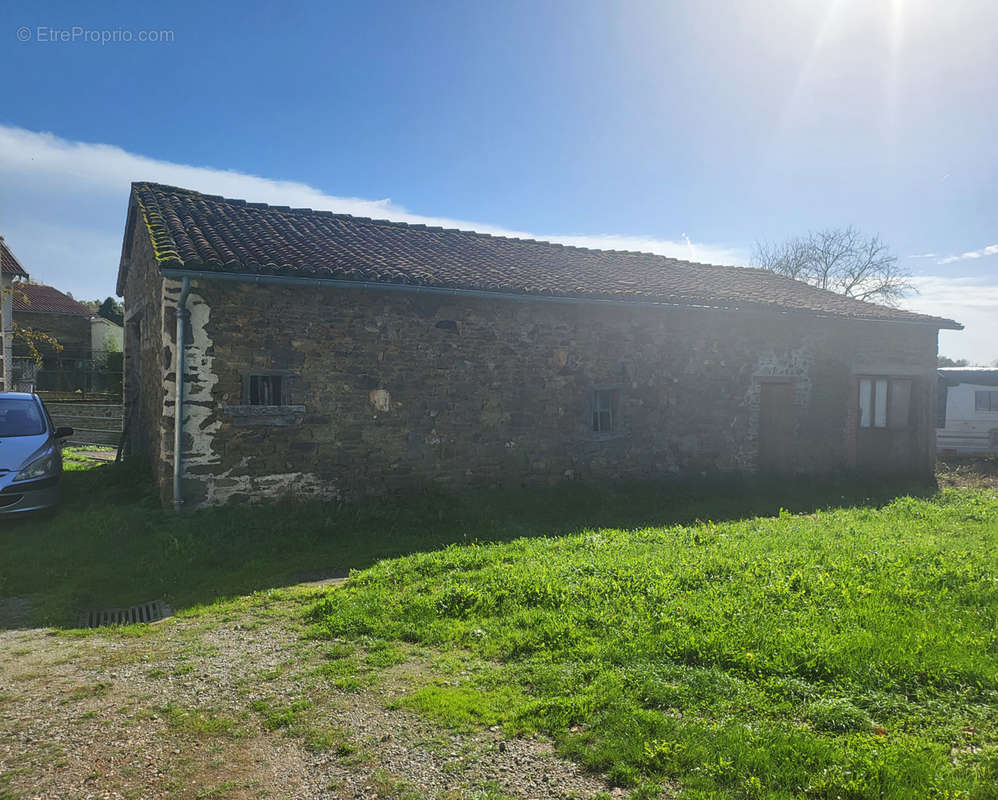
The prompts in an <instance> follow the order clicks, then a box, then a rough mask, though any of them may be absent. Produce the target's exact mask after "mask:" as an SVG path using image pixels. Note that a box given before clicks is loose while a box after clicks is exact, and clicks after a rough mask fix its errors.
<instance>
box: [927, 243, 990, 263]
mask: <svg viewBox="0 0 998 800" xmlns="http://www.w3.org/2000/svg"><path fill="white" fill-rule="evenodd" d="M994 255H998V244H989V245H988V246H987V247H982V248H981V249H980V250H968V251H967V252H966V253H960V255H958V256H946V258H941V259H939V261H937V262H936V263H937V264H952V263H953V262H954V261H967V260H968V259H973V258H984V256H994Z"/></svg>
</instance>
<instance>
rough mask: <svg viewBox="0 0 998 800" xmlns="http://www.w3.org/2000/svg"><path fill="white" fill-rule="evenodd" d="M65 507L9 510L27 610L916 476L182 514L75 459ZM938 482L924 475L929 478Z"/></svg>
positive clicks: (197, 590) (734, 508) (131, 599)
mask: <svg viewBox="0 0 998 800" xmlns="http://www.w3.org/2000/svg"><path fill="white" fill-rule="evenodd" d="M66 469H67V471H66V473H65V475H64V478H63V503H62V505H61V506H60V507H59V509H58V510H57V511H55V512H54V513H49V514H46V515H41V516H35V517H31V518H27V519H19V520H6V519H5V520H3V521H2V524H0V552H2V553H3V558H2V559H0V597H5V596H17V597H29V598H31V599H32V600H33V603H34V605H33V607H34V611H33V615H32V617H31V619H29V620H26V623H27V624H33V625H53V626H72V625H74V624H75V622H76V619H77V615H78V613H79V612H80V611H81V610H83V609H90V608H108V607H121V606H129V605H133V604H135V603H140V602H146V601H148V600H153V599H160V598H164V599H167V600H168V601H170V602H171V604H172V605H173V607H174V608H175V609H178V610H180V609H185V608H191V607H195V606H199V605H204V604H211V603H213V602H214V601H216V600H218V599H220V598H226V597H238V596H242V595H247V594H249V593H251V592H255V591H260V590H264V589H270V588H276V587H283V586H288V585H292V584H295V583H299V582H301V581H304V580H309V579H313V578H317V577H320V576H324V575H326V574H329V573H336V574H346V572H347V571H348V570H350V569H361V568H365V567H369V566H371V565H372V564H374V563H376V562H377V561H378V560H379V559H383V558H388V557H392V556H398V555H404V554H408V553H413V552H417V551H422V550H434V549H439V548H442V547H444V546H446V545H448V544H451V543H469V542H475V541H477V542H484V541H509V540H512V539H515V538H519V537H533V536H543V535H558V534H565V533H572V532H575V531H578V530H581V529H584V528H588V527H593V528H596V527H611V528H621V527H624V528H633V527H642V526H648V525H665V524H671V523H676V522H691V521H694V520H696V519H697V518H701V519H706V518H710V519H715V520H718V519H733V518H740V517H744V516H746V515H755V514H775V513H777V512H778V511H779V509H780V507H781V506H784V507H786V508H790V509H791V510H794V511H808V510H812V509H815V508H821V507H825V506H828V505H849V504H861V505H867V504H869V503H880V502H883V501H885V500H887V499H889V498H890V497H893V496H894V495H895V494H896V493H897V492H898V491H910V490H912V487H908V486H901V487H899V486H878V487H876V490H875V492H872V493H871V490H870V488H869V487H868V486H867V485H864V484H862V483H859V482H842V483H836V484H828V483H823V484H821V485H820V486H818V485H808V484H802V485H798V486H794V487H791V488H789V489H788V487H786V486H785V485H782V484H781V485H765V484H758V483H752V482H741V483H738V482H734V481H732V482H729V483H727V484H702V485H695V484H694V485H685V486H683V485H671V486H670V485H662V484H647V485H631V486H624V487H603V488H594V487H591V486H583V485H573V486H568V487H564V488H560V489H550V490H533V491H523V492H479V493H471V494H467V495H464V496H462V497H458V498H456V497H452V496H447V495H443V494H440V493H432V492H426V493H422V494H417V495H413V496H409V497H401V498H397V499H395V500H394V501H392V502H386V501H384V500H377V501H371V502H369V503H366V504H360V505H355V506H346V507H338V506H335V505H329V504H317V503H313V504H293V503H281V504H276V505H271V506H260V507H254V508H249V507H231V508H221V509H205V510H201V511H196V512H188V513H185V514H183V515H180V516H177V515H176V514H174V513H173V512H172V511H170V510H168V509H164V508H162V507H161V505H160V502H159V497H158V495H157V494H156V493H155V491H154V490H153V488H152V486H151V482H150V480H149V478H148V476H147V475H146V474H145V473H144V472H143V471H142V469H141V468H137V467H136V466H135V465H134V464H129V463H125V464H114V463H109V464H100V465H94V464H93V462H85V461H67V464H66ZM919 490H920V491H924V489H919Z"/></svg>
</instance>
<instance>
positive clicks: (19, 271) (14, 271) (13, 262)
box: [0, 237, 28, 278]
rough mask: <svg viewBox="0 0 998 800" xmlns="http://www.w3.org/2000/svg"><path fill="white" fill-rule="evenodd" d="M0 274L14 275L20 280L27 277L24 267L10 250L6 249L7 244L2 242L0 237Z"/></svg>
mask: <svg viewBox="0 0 998 800" xmlns="http://www.w3.org/2000/svg"><path fill="white" fill-rule="evenodd" d="M0 273H2V274H4V275H16V276H18V277H21V278H27V277H28V273H27V272H25V271H24V267H22V266H21V263H20V262H19V261H18V260H17V258H15V257H14V254H13V253H12V252H10V248H9V247H7V243H6V242H5V241H4V240H3V237H0Z"/></svg>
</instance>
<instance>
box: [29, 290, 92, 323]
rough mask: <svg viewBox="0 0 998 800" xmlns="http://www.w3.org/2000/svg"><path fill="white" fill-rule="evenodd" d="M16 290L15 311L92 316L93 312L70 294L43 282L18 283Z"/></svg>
mask: <svg viewBox="0 0 998 800" xmlns="http://www.w3.org/2000/svg"><path fill="white" fill-rule="evenodd" d="M15 286H16V288H15V291H14V311H39V312H44V313H47V314H73V315H76V316H81V317H92V316H93V312H92V311H91V310H90V309H89V308H87V307H86V306H85V305H83V304H82V303H78V302H76V300H74V299H73V298H72V297H70V296H69V295H68V294H63V293H62V292H60V291H59V290H58V289H56V288H54V287H52V286H46V285H45V284H43V283H18V284H16V285H15Z"/></svg>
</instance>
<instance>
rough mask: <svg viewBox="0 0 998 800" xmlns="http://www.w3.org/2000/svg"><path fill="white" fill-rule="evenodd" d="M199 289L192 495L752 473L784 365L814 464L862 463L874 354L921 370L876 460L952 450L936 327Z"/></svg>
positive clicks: (926, 460) (921, 467)
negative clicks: (268, 387)
mask: <svg viewBox="0 0 998 800" xmlns="http://www.w3.org/2000/svg"><path fill="white" fill-rule="evenodd" d="M143 238H144V237H137V241H138V240H139V239H143ZM133 279H134V276H133V275H131V274H130V276H129V280H130V281H131V280H133ZM154 282H155V281H153V283H154ZM147 283H148V280H147ZM160 283H161V285H162V302H163V307H164V314H163V318H162V331H163V336H164V346H163V360H162V370H163V373H162V374H163V378H164V380H163V382H162V383H161V384H160V385H159V386H157V387H152V386H151V385H150V384H149V383H147V382H145V381H144V382H143V387H142V391H143V394H144V395H145V394H148V395H149V397H148V398H144V399H143V403H144V404H145V406H144V407H146V406H148V408H150V409H151V408H152V407H153V406H155V405H156V404H157V402H158V403H160V405H161V413H162V417H161V423H162V424H161V434H162V435H161V440H160V441H161V445H160V458H159V463H160V468H161V470H162V469H164V468H165V467H166V466H168V465H169V463H170V462H171V460H172V426H173V419H172V414H173V409H172V398H173V380H174V375H173V370H174V368H175V367H174V362H175V352H173V350H174V349H175V348H174V347H173V337H174V331H173V326H174V322H173V321H172V320H173V319H175V317H174V316H173V315H174V314H175V304H176V295H177V294H178V293H179V283H178V282H175V281H161V282H160ZM146 288H147V291H146V292H145V293H146V294H147V295H151V294H152V293H154V291H153V290H154V289H155V286H152V287H151V288H150V287H146ZM128 301H129V296H128V293H126V304H127V303H128ZM189 307H190V308H191V310H192V320H191V328H190V330H189V332H188V334H187V336H186V338H187V341H188V349H187V364H188V368H187V370H186V374H185V376H184V379H185V381H186V386H187V395H188V397H189V398H190V400H189V403H188V405H187V410H186V412H185V425H184V439H183V441H184V451H185V452H184V461H185V467H186V469H185V480H184V494H185V497H186V499H187V503H188V504H189V505H197V504H201V503H223V502H229V501H253V500H260V499H265V498H271V497H275V496H279V495H282V494H287V493H290V494H296V495H303V496H311V497H320V498H326V499H356V498H359V497H363V496H365V495H381V494H386V493H392V492H394V491H409V490H412V489H418V488H419V487H421V486H428V485H434V486H441V487H446V488H451V489H460V488H462V487H470V486H495V485H506V486H510V485H513V486H518V485H528V484H543V483H551V482H556V481H565V480H577V479H581V480H619V479H636V478H650V477H651V478H653V477H664V476H687V475H696V476H700V475H708V474H713V473H724V472H732V471H752V470H753V469H754V468H755V465H756V457H757V445H758V442H757V434H758V426H759V392H760V389H759V387H760V385H761V382H762V381H763V380H766V379H772V378H773V377H774V376H775V377H780V376H783V377H785V378H787V379H788V380H790V381H792V382H793V384H794V394H793V397H794V408H795V418H794V420H793V425H794V433H795V436H794V440H795V442H796V447H795V452H794V455H793V460H794V462H795V463H794V465H793V470H794V471H796V472H800V473H807V474H821V473H829V472H836V471H841V470H845V469H851V468H855V467H862V466H863V464H862V463H859V461H858V455H857V454H858V453H862V452H865V451H864V450H863V448H862V447H860V446H858V443H859V444H860V445H861V444H862V441H861V440H862V436H863V435H864V434H865V433H866V432H865V431H862V432H858V431H857V422H856V402H857V401H856V397H857V394H856V392H857V389H856V386H857V376H859V375H863V374H878V375H880V374H887V375H905V376H911V377H914V378H915V379H916V381H915V384H914V393H913V415H912V417H913V421H914V424H913V426H912V428H911V429H910V430H908V431H899V432H891V436H890V437H889V438H890V441H889V446H888V450H889V453H890V455H889V457H888V459H887V461H886V462H883V463H878V464H877V469H878V470H879V471H880V472H918V473H921V474H927V473H928V471H929V470H931V465H932V458H933V456H934V453H933V450H932V447H933V445H932V441H933V439H932V433H933V428H932V419H933V413H934V408H933V403H934V398H935V394H934V391H933V389H934V386H935V384H934V379H935V354H936V331H935V330H934V329H932V328H927V327H923V326H917V325H910V324H901V323H876V322H857V321H843V320H833V319H818V318H814V317H808V316H803V315H775V314H769V315H763V314H738V313H726V312H719V311H707V310H701V309H695V310H694V309H665V308H661V307H658V308H652V307H620V306H608V305H594V304H561V303H548V302H538V301H516V300H502V299H495V300H491V299H470V298H457V297H453V298H449V297H444V296H440V295H429V294H422V295H420V294H409V293H398V292H373V291H366V290H354V289H332V288H318V287H288V286H276V285H252V284H244V283H231V282H216V281H194V282H193V289H192V293H191V298H190V305H189ZM144 374H147V373H144ZM252 374H278V375H281V376H282V379H283V380H284V381H285V382H286V385H287V386H288V390H287V391H288V394H289V396H288V398H287V402H288V403H289V406H288V407H287V408H283V409H264V410H261V409H252V408H247V407H246V406H245V405H244V381H245V379H246V378H247V376H249V375H252ZM596 388H605V389H609V390H611V391H612V392H613V393H614V396H615V416H616V418H617V420H618V426H617V429H616V430H615V431H614V432H613V433H611V434H595V433H593V431H592V408H591V403H592V397H593V390H594V389H596ZM164 390H165V397H166V402H165V403H164V402H162V400H163V398H164ZM161 474H163V473H162V472H161ZM162 483H163V494H164V498H166V497H168V495H169V486H168V483H169V482H168V480H167V476H166V475H163V478H162Z"/></svg>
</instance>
